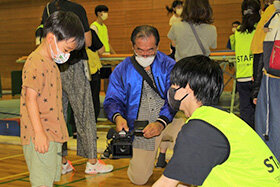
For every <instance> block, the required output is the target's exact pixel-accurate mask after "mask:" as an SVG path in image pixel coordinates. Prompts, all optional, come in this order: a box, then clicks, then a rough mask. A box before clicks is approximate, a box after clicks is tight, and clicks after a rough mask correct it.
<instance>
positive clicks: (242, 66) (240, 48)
mask: <svg viewBox="0 0 280 187" xmlns="http://www.w3.org/2000/svg"><path fill="white" fill-rule="evenodd" d="M254 34H255V30H254V31H253V32H251V33H247V32H244V33H241V32H240V31H235V58H236V78H249V77H252V76H253V59H254V55H253V54H252V52H251V49H250V48H251V42H252V39H253V36H254Z"/></svg>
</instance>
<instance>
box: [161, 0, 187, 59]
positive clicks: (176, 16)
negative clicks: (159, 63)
mask: <svg viewBox="0 0 280 187" xmlns="http://www.w3.org/2000/svg"><path fill="white" fill-rule="evenodd" d="M165 8H166V10H167V11H168V14H171V13H172V14H173V15H172V16H171V18H170V19H169V25H170V27H171V26H172V25H173V24H174V23H177V22H181V21H182V17H181V14H182V12H183V2H182V1H180V0H175V1H173V3H172V5H171V7H168V6H166V7H165ZM175 51H176V49H175V45H174V46H173V45H172V43H171V44H170V52H171V53H170V54H169V55H168V56H170V57H171V58H173V59H175Z"/></svg>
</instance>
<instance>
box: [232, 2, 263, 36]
mask: <svg viewBox="0 0 280 187" xmlns="http://www.w3.org/2000/svg"><path fill="white" fill-rule="evenodd" d="M260 9H261V4H260V3H259V1H258V0H244V1H243V2H242V5H241V11H242V23H241V25H240V27H239V29H237V30H238V31H240V32H241V33H243V32H248V33H251V32H253V30H255V24H256V23H258V22H259V20H260V19H261V15H260V12H259V11H260Z"/></svg>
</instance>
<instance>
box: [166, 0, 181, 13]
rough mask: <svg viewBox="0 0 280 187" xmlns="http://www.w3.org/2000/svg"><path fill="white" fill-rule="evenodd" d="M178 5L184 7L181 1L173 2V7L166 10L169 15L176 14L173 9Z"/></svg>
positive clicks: (167, 7)
mask: <svg viewBox="0 0 280 187" xmlns="http://www.w3.org/2000/svg"><path fill="white" fill-rule="evenodd" d="M178 5H183V2H182V1H180V0H175V1H173V3H172V5H171V7H169V6H167V5H166V7H165V8H166V10H167V12H168V14H170V13H173V12H174V10H173V8H176V6H178Z"/></svg>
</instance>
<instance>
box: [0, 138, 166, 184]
mask: <svg viewBox="0 0 280 187" xmlns="http://www.w3.org/2000/svg"><path fill="white" fill-rule="evenodd" d="M0 150H1V151H0V186H1V187H2V186H3V187H4V186H5V187H12V186H16V187H21V186H24V187H25V186H30V183H29V177H28V176H29V173H28V169H27V166H26V164H25V160H24V156H23V152H22V147H21V146H19V145H7V144H0ZM68 159H69V160H71V161H72V164H73V166H74V167H75V169H76V171H75V172H72V173H68V174H66V175H62V176H61V180H60V181H59V182H57V183H55V186H67V187H70V186H72V187H73V186H79V187H82V186H92V187H111V186H119V187H130V186H136V185H133V184H132V183H131V182H130V181H129V179H128V177H127V174H126V171H127V167H128V165H129V159H117V160H111V159H106V160H104V162H105V163H107V164H112V165H113V166H114V170H113V171H112V172H111V173H107V174H96V175H87V174H85V173H84V170H85V164H86V159H84V158H82V157H78V156H76V152H75V151H69V156H68ZM162 172H163V169H157V168H155V169H154V174H153V175H152V176H151V178H150V180H149V181H148V183H147V184H146V185H144V186H151V185H152V184H153V183H154V182H155V181H156V180H157V179H158V178H159V177H160V175H161V174H162Z"/></svg>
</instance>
